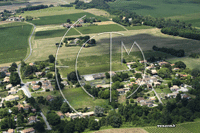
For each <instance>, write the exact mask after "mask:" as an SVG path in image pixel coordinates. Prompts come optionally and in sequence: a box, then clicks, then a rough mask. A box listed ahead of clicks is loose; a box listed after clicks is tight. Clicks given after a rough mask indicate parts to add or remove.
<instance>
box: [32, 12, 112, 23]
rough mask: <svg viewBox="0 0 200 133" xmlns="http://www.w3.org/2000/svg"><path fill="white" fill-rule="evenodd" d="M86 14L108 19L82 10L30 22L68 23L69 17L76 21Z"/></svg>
mask: <svg viewBox="0 0 200 133" xmlns="http://www.w3.org/2000/svg"><path fill="white" fill-rule="evenodd" d="M84 15H86V17H87V18H90V17H95V18H96V19H100V20H101V21H108V19H107V18H104V17H101V16H95V15H93V14H91V13H87V12H82V13H73V14H63V15H54V16H43V17H39V18H38V19H35V20H32V21H29V22H31V23H33V24H35V25H50V24H62V23H66V22H67V19H70V20H71V21H76V20H78V19H79V18H81V17H83V16H84Z"/></svg>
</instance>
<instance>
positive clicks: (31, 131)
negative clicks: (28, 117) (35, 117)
mask: <svg viewBox="0 0 200 133" xmlns="http://www.w3.org/2000/svg"><path fill="white" fill-rule="evenodd" d="M21 133H35V129H34V128H32V127H31V128H27V129H24V130H22V131H21Z"/></svg>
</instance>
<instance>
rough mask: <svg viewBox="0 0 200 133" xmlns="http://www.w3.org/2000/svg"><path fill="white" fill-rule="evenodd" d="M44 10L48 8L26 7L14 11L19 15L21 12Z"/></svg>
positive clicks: (44, 6) (39, 6)
mask: <svg viewBox="0 0 200 133" xmlns="http://www.w3.org/2000/svg"><path fill="white" fill-rule="evenodd" d="M44 8H48V5H37V6H28V7H24V8H19V9H18V10H16V11H17V12H18V13H19V12H23V11H32V10H39V9H44Z"/></svg>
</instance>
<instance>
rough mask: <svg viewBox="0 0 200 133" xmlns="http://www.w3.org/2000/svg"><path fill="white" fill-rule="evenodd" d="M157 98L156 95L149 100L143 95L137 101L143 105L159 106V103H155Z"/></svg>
mask: <svg viewBox="0 0 200 133" xmlns="http://www.w3.org/2000/svg"><path fill="white" fill-rule="evenodd" d="M155 100H156V97H150V98H149V99H148V100H145V99H144V98H143V97H138V98H137V103H140V105H141V106H147V107H154V106H157V104H154V101H155Z"/></svg>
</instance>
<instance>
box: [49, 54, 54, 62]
mask: <svg viewBox="0 0 200 133" xmlns="http://www.w3.org/2000/svg"><path fill="white" fill-rule="evenodd" d="M54 61H55V57H54V56H53V55H49V62H50V63H54Z"/></svg>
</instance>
